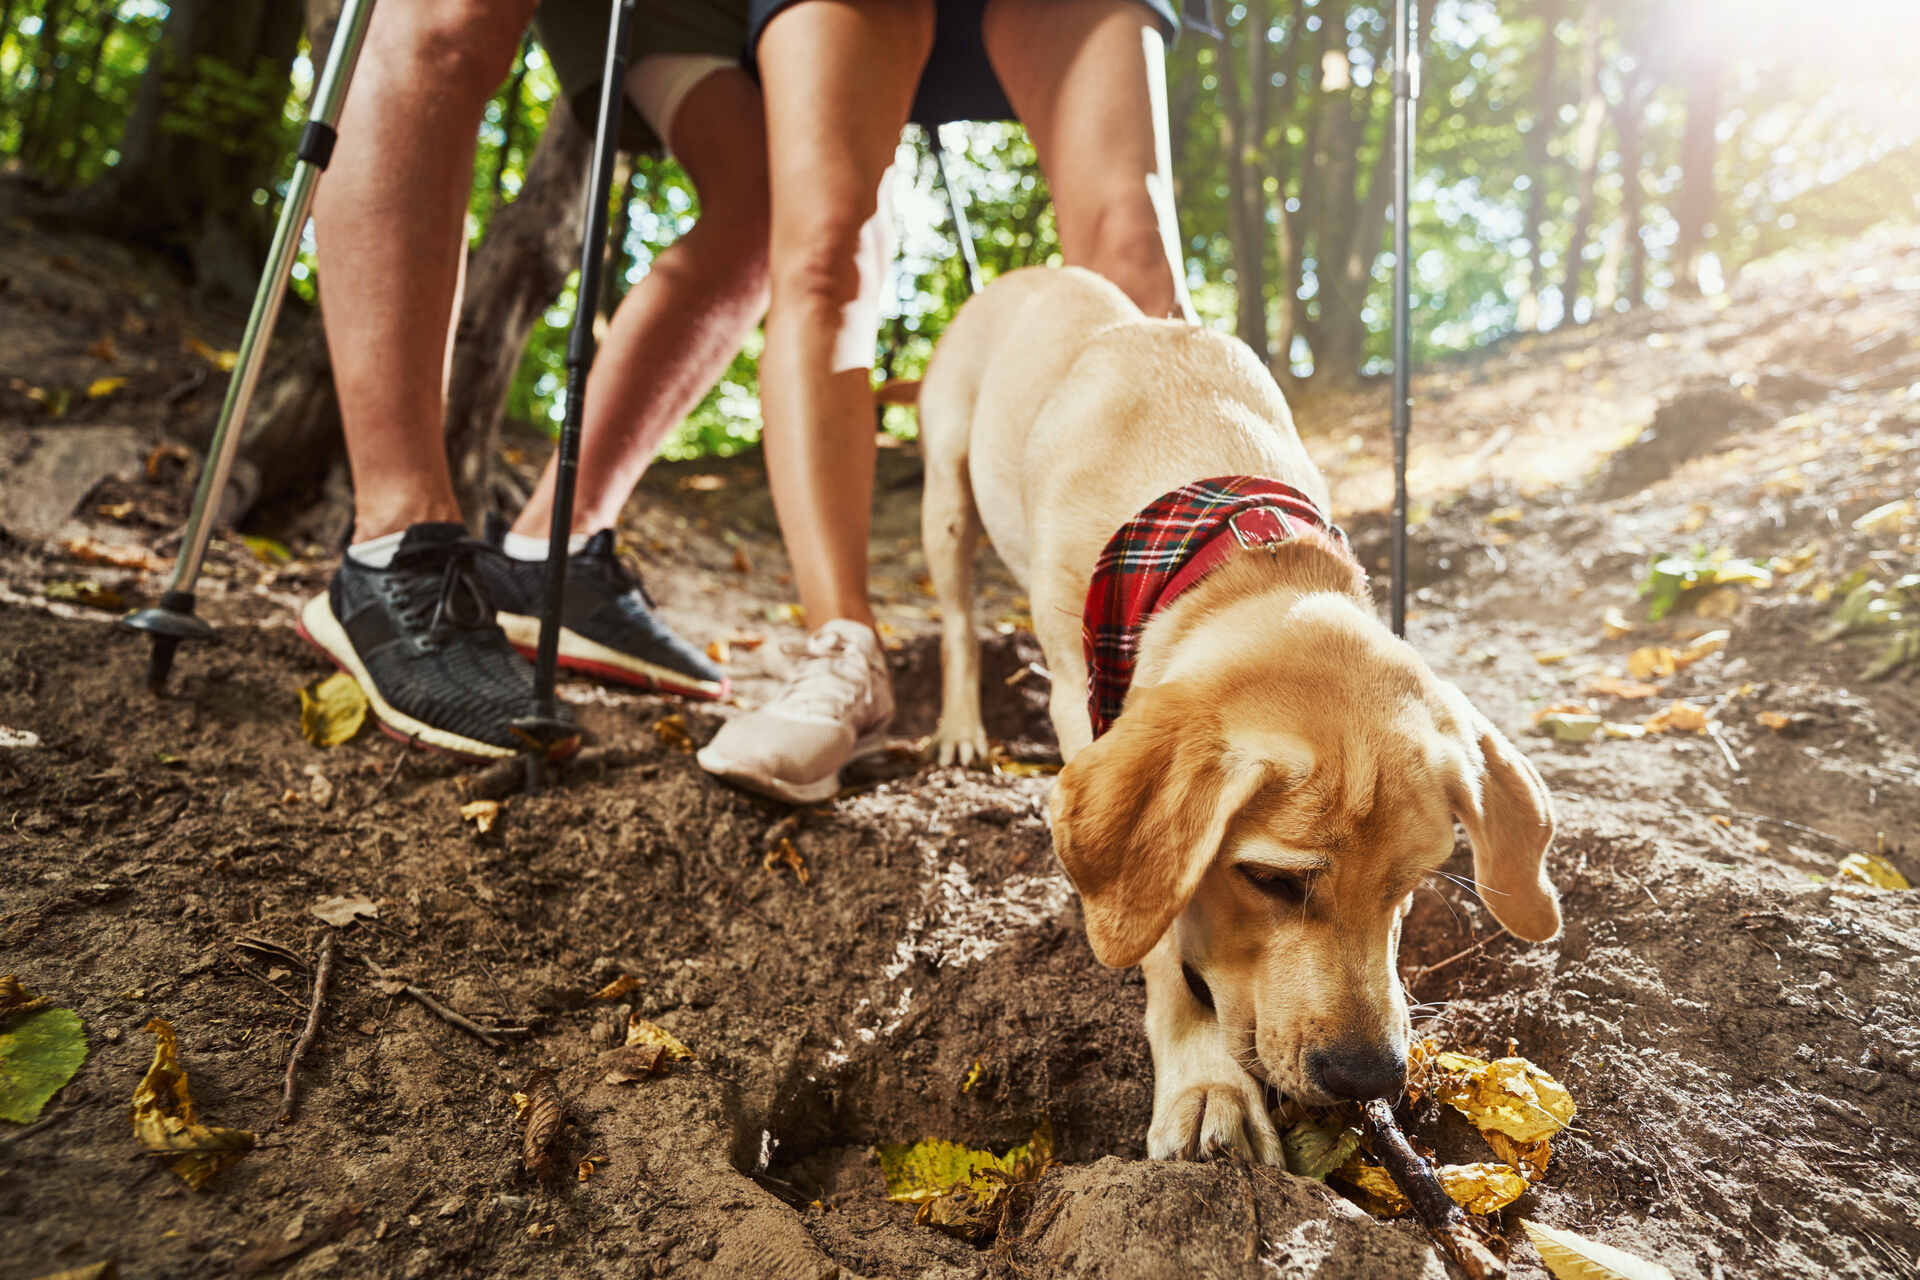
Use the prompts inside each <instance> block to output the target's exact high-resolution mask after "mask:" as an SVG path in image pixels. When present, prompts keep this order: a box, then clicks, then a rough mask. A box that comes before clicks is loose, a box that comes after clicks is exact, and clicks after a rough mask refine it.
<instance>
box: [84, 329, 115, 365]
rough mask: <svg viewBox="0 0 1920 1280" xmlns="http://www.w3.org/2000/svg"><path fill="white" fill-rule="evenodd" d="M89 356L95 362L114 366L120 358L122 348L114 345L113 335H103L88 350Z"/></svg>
mask: <svg viewBox="0 0 1920 1280" xmlns="http://www.w3.org/2000/svg"><path fill="white" fill-rule="evenodd" d="M87 354H88V355H90V356H92V357H93V358H94V359H95V360H101V361H104V362H105V363H107V364H112V363H113V362H114V361H116V360H118V359H119V358H120V348H119V347H117V346H116V345H114V341H113V335H112V334H111V333H103V334H101V335H100V337H99V339H98V340H97V341H95V342H94V343H93V344H92V345H91V346H89V347H88V348H87Z"/></svg>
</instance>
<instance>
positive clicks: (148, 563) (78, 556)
mask: <svg viewBox="0 0 1920 1280" xmlns="http://www.w3.org/2000/svg"><path fill="white" fill-rule="evenodd" d="M60 550H61V551H62V552H63V553H64V554H65V555H66V556H67V557H68V558H69V559H72V560H78V561H79V562H80V563H82V564H104V565H110V566H112V567H113V568H115V569H138V570H140V571H141V572H143V573H160V572H163V571H164V570H166V569H167V568H168V567H169V566H168V563H167V562H166V561H165V560H162V559H161V558H160V557H159V556H156V555H155V554H153V552H151V551H149V550H147V549H146V548H145V547H121V546H115V545H114V544H113V543H110V542H100V541H98V540H96V539H93V538H68V539H66V540H65V541H64V542H62V543H61V544H60Z"/></svg>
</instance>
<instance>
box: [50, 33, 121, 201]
mask: <svg viewBox="0 0 1920 1280" xmlns="http://www.w3.org/2000/svg"><path fill="white" fill-rule="evenodd" d="M93 25H94V30H93V43H92V46H91V47H90V48H89V49H88V50H87V59H86V66H87V74H86V78H85V79H83V80H76V79H75V78H74V77H71V76H70V77H68V82H69V84H70V85H72V86H73V91H74V92H76V93H79V94H82V95H94V94H98V93H99V91H100V83H99V82H100V60H101V59H102V58H103V57H104V56H105V55H106V52H107V41H108V40H109V39H111V38H112V36H113V33H114V31H115V29H116V28H118V27H119V25H120V18H119V5H118V4H117V3H115V0H106V2H105V3H103V4H102V5H101V6H100V7H99V8H98V9H97V10H95V12H94V15H93ZM80 151H81V148H80V143H79V140H78V139H75V141H74V145H73V147H72V149H71V150H69V151H68V152H67V153H66V154H65V155H64V156H61V157H60V159H59V167H60V180H61V182H62V183H71V182H72V181H73V180H74V177H75V175H76V174H77V172H78V171H79V168H80Z"/></svg>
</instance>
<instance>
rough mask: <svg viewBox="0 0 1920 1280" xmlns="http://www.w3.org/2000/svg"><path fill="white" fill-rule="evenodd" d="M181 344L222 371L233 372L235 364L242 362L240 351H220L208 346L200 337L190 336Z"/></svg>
mask: <svg viewBox="0 0 1920 1280" xmlns="http://www.w3.org/2000/svg"><path fill="white" fill-rule="evenodd" d="M180 345H181V346H182V347H184V348H185V349H186V350H187V351H188V352H190V353H191V354H193V355H196V356H199V357H200V358H201V359H202V360H205V361H206V362H207V363H208V364H210V365H212V366H213V367H214V368H216V369H218V370H220V372H222V373H232V372H233V366H234V365H236V364H238V363H239V362H240V353H239V352H238V351H219V350H216V349H214V348H213V347H210V346H208V345H207V344H206V343H204V342H202V341H200V339H198V338H188V339H187V340H186V341H185V342H183V343H181V344H180Z"/></svg>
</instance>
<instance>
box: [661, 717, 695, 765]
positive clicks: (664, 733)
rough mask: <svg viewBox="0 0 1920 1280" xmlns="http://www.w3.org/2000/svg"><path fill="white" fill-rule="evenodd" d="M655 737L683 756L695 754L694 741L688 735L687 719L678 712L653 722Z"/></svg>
mask: <svg viewBox="0 0 1920 1280" xmlns="http://www.w3.org/2000/svg"><path fill="white" fill-rule="evenodd" d="M653 736H654V737H655V738H657V739H659V741H660V742H661V743H663V744H664V745H666V746H669V747H672V748H673V749H674V750H675V751H678V752H680V753H681V754H683V755H692V754H693V739H692V738H691V737H689V736H688V735H687V718H686V717H685V716H683V715H681V714H680V713H679V712H677V711H676V712H674V713H673V714H672V715H670V716H661V717H660V718H659V719H658V720H655V721H654V722H653Z"/></svg>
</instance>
